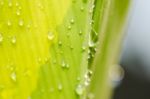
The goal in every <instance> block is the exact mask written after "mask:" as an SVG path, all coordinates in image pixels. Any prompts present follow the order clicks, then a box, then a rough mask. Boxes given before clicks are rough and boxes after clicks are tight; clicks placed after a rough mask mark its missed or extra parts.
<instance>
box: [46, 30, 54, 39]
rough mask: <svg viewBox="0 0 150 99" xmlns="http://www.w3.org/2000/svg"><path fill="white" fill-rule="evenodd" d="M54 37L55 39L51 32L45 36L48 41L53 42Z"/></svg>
mask: <svg viewBox="0 0 150 99" xmlns="http://www.w3.org/2000/svg"><path fill="white" fill-rule="evenodd" d="M54 37H55V35H54V33H52V32H48V35H47V38H48V40H50V41H51V40H53V39H54Z"/></svg>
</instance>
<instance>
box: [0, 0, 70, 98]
mask: <svg viewBox="0 0 150 99" xmlns="http://www.w3.org/2000/svg"><path fill="white" fill-rule="evenodd" d="M70 2H71V0H59V1H58V0H0V99H30V98H29V97H30V94H31V93H32V91H33V90H34V89H35V88H36V86H37V80H38V73H39V69H40V66H42V64H45V62H46V61H47V60H48V59H49V58H51V57H50V52H49V49H50V45H51V44H52V43H55V42H57V35H58V33H57V32H56V27H57V26H58V25H60V24H61V23H62V21H63V19H64V16H65V15H66V13H67V10H68V9H69V6H70Z"/></svg>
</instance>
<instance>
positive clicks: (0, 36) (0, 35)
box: [0, 33, 3, 44]
mask: <svg viewBox="0 0 150 99" xmlns="http://www.w3.org/2000/svg"><path fill="white" fill-rule="evenodd" d="M2 42H3V35H2V34H1V33H0V44H1V43H2Z"/></svg>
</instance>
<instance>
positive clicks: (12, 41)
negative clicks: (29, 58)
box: [11, 36, 17, 44]
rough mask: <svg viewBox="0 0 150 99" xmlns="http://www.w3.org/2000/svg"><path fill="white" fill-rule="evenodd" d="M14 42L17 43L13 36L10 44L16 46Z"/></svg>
mask: <svg viewBox="0 0 150 99" xmlns="http://www.w3.org/2000/svg"><path fill="white" fill-rule="evenodd" d="M16 42H17V39H16V37H15V36H13V37H12V38H11V43H12V44H16Z"/></svg>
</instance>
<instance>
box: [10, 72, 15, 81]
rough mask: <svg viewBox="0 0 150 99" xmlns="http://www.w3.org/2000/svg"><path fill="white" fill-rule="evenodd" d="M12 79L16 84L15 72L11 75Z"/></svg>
mask: <svg viewBox="0 0 150 99" xmlns="http://www.w3.org/2000/svg"><path fill="white" fill-rule="evenodd" d="M10 78H11V79H12V81H14V82H16V73H15V72H13V73H12V74H11V75H10Z"/></svg>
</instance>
